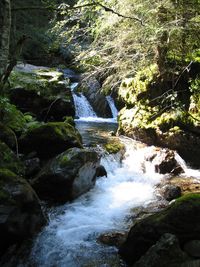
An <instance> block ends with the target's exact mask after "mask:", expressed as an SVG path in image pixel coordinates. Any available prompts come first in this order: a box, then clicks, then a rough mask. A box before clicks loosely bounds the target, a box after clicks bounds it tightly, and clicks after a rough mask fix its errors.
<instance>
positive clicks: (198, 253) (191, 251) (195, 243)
mask: <svg viewBox="0 0 200 267" xmlns="http://www.w3.org/2000/svg"><path fill="white" fill-rule="evenodd" d="M184 251H185V252H186V253H187V254H188V255H189V256H191V257H194V258H200V240H191V241H189V242H188V243H186V244H185V245H184Z"/></svg>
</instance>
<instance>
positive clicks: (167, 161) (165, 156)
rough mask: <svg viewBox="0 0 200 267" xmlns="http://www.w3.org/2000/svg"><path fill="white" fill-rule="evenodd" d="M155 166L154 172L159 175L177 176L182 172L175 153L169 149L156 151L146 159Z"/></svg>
mask: <svg viewBox="0 0 200 267" xmlns="http://www.w3.org/2000/svg"><path fill="white" fill-rule="evenodd" d="M146 160H147V161H151V162H152V164H154V166H155V172H157V173H160V174H166V173H172V174H175V175H178V174H180V173H182V172H184V170H183V168H182V167H181V165H180V164H179V163H178V161H177V160H176V158H175V152H174V151H173V150H169V149H161V148H160V149H156V151H152V154H151V155H148V156H147V157H146Z"/></svg>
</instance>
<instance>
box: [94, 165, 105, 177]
mask: <svg viewBox="0 0 200 267" xmlns="http://www.w3.org/2000/svg"><path fill="white" fill-rule="evenodd" d="M96 176H97V177H103V176H106V177H107V171H106V169H105V168H104V166H102V165H100V166H99V167H97V169H96Z"/></svg>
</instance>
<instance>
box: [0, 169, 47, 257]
mask: <svg viewBox="0 0 200 267" xmlns="http://www.w3.org/2000/svg"><path fill="white" fill-rule="evenodd" d="M45 223H46V219H45V217H44V215H43V213H42V210H41V206H40V203H39V200H38V197H37V195H36V193H35V192H34V190H33V189H32V188H31V186H30V185H29V184H28V183H27V182H26V180H24V179H23V178H21V177H19V176H17V175H16V174H14V173H13V172H11V171H9V170H7V169H0V236H1V242H0V254H1V253H3V252H5V250H6V249H7V248H8V247H9V246H11V245H13V244H16V243H21V242H22V241H23V240H25V239H28V238H30V237H32V236H33V235H34V234H36V233H37V232H38V231H39V230H40V229H41V227H42V226H43V225H44V224H45Z"/></svg>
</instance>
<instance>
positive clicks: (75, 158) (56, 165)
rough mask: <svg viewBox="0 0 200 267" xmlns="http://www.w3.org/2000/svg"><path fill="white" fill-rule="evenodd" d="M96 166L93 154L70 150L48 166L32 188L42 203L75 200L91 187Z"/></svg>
mask: <svg viewBox="0 0 200 267" xmlns="http://www.w3.org/2000/svg"><path fill="white" fill-rule="evenodd" d="M99 162H100V159H99V156H98V154H97V153H96V152H94V151H90V150H87V149H80V148H71V149H69V150H67V151H65V152H63V153H62V154H60V155H58V156H57V157H56V158H54V159H52V160H51V161H50V162H49V163H47V165H46V166H45V167H44V168H43V169H42V170H41V172H40V173H39V174H38V176H37V177H36V178H35V179H34V180H33V182H32V186H33V188H34V189H35V190H36V192H37V193H38V195H39V197H40V198H41V199H47V200H51V201H54V202H65V201H68V200H72V199H75V198H76V197H78V196H80V195H81V194H83V193H85V192H87V191H88V190H90V189H91V188H92V187H93V186H94V184H95V181H96V169H97V168H98V167H99Z"/></svg>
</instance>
